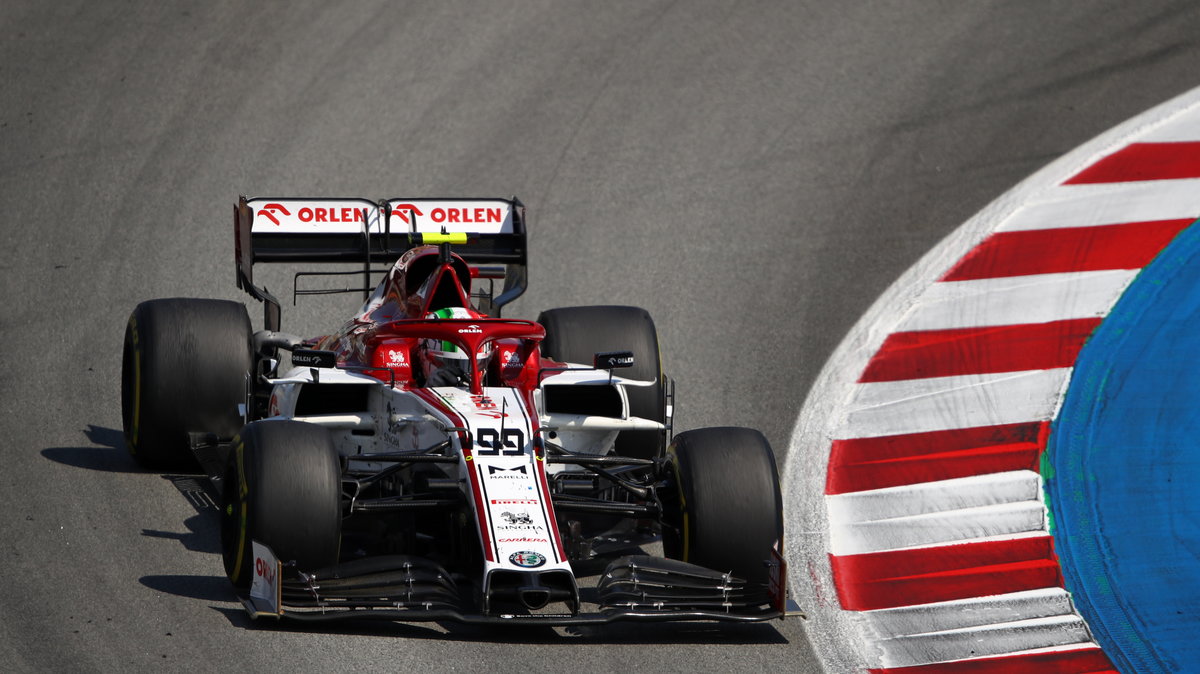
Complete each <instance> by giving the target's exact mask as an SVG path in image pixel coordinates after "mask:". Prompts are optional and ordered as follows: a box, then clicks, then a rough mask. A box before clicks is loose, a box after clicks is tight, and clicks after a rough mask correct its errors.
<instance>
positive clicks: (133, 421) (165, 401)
mask: <svg viewBox="0 0 1200 674" xmlns="http://www.w3.org/2000/svg"><path fill="white" fill-rule="evenodd" d="M252 365H253V356H252V355H251V332H250V317H249V316H248V315H247V314H246V307H245V306H243V305H242V304H241V303H239V302H229V301H225V300H203V299H185V298H175V299H162V300H151V301H149V302H142V303H141V304H139V305H138V306H137V307H136V308H135V309H134V310H133V314H132V315H131V316H130V317H129V323H128V324H127V325H126V327H125V348H124V353H123V355H122V359H121V420H122V424H123V426H124V431H125V444H126V446H127V447H128V448H129V453H130V454H132V455H133V457H134V458H135V459H137V461H138V462H139V463H141V464H142V465H143V466H145V467H146V468H150V469H168V470H169V469H181V468H187V469H192V468H195V467H196V462H195V459H194V458H193V457H192V455H191V452H190V451H189V447H188V436H187V434H188V433H189V432H203V433H213V434H215V435H216V436H217V437H219V438H224V439H227V438H231V437H233V435H234V434H236V433H237V431H238V429H239V428H241V426H242V417H241V415H240V414H239V413H238V405H239V404H240V403H245V402H246V400H247V396H246V390H247V389H246V387H247V379H246V378H247V376H248V373H249V372H250V370H251V367H252Z"/></svg>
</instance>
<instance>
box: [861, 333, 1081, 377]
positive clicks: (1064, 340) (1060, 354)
mask: <svg viewBox="0 0 1200 674" xmlns="http://www.w3.org/2000/svg"><path fill="white" fill-rule="evenodd" d="M1100 321H1101V319H1100V318H1076V319H1071V320H1065V321H1052V322H1050V323H1030V324H1027V325H999V326H991V327H983V328H955V329H952V330H921V331H917V332H895V333H892V334H890V335H888V338H887V339H886V340H885V341H884V343H883V346H882V347H880V349H879V351H878V352H877V353H876V354H875V355H874V356H872V357H871V362H869V363H868V364H867V369H866V370H865V371H864V372H863V374H862V376H861V377H860V378H859V380H858V381H859V382H860V383H868V382H881V381H902V380H906V379H924V378H927V377H949V376H954V375H964V374H984V373H991V372H1022V371H1025V370H1049V369H1052V368H1056V367H1069V366H1070V365H1072V364H1074V363H1075V356H1076V355H1077V354H1078V353H1079V349H1080V348H1082V347H1083V343H1084V342H1085V341H1087V338H1088V336H1089V335H1091V334H1092V330H1094V329H1095V328H1096V326H1097V325H1099V324H1100Z"/></svg>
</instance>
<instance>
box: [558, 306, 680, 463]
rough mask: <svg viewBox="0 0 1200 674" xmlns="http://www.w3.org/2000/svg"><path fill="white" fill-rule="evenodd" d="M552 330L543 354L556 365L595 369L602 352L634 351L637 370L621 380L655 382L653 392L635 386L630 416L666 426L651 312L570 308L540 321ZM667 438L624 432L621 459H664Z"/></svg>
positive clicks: (627, 372)
mask: <svg viewBox="0 0 1200 674" xmlns="http://www.w3.org/2000/svg"><path fill="white" fill-rule="evenodd" d="M537 322H538V323H541V324H542V326H543V327H545V328H546V338H545V340H543V341H542V354H543V355H545V356H546V357H548V358H553V359H554V360H558V361H563V362H568V363H578V364H581V365H590V364H591V363H592V359H593V357H594V356H595V355H596V354H597V353H599V352H602V351H632V352H633V363H634V364H633V367H631V368H628V369H625V370H621V371H620V372H618V374H619V375H620V376H622V377H625V378H627V379H635V380H640V381H654V382H656V383H655V384H654V385H653V386H636V387H635V386H629V387H626V389H625V391H626V393H627V394H628V395H629V413H630V414H632V415H633V416H635V417H642V418H643V419H650V420H651V421H657V422H659V423H664V422H665V421H666V398H665V395H664V390H665V387H664V381H663V376H662V358H661V356H660V354H659V348H658V331H657V330H656V329H655V327H654V320H653V319H652V318H650V314H649V313H647V312H646V310H645V309H639V308H637V307H620V306H594V307H566V308H562V309H550V310H548V311H543V312H542V313H541V315H540V316H538V319H537ZM664 438H665V434H663V433H660V432H657V431H622V432H621V434H620V435H618V436H617V444H616V449H617V453H619V454H623V455H625V456H632V457H637V458H652V457H655V456H660V455H661V454H662V451H663V445H664V444H665V441H664Z"/></svg>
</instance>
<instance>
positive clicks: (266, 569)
mask: <svg viewBox="0 0 1200 674" xmlns="http://www.w3.org/2000/svg"><path fill="white" fill-rule="evenodd" d="M254 572H255V573H257V574H258V575H259V577H260V578H262V579H263V580H265V581H266V582H267V584H274V583H275V569H273V568H271V565H270V564H268V563H267V560H265V559H263V558H262V557H255V558H254Z"/></svg>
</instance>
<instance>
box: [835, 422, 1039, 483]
mask: <svg viewBox="0 0 1200 674" xmlns="http://www.w3.org/2000/svg"><path fill="white" fill-rule="evenodd" d="M1049 431H1050V424H1049V422H1031V423H1024V424H1008V425H1004V426H982V427H977V428H959V429H953V430H948V431H931V432H927V433H910V434H907V435H887V436H883V437H877V438H853V439H847V440H834V441H833V446H832V447H831V448H830V450H829V468H828V470H827V471H826V473H825V493H826V494H845V493H849V492H856V491H865V490H867V489H881V488H883V487H897V486H900V485H906V484H919V483H922V482H934V481H937V480H949V479H951V478H956V477H969V476H971V475H985V474H988V473H1002V472H1005V471H1009V470H1037V467H1038V460H1039V458H1040V457H1041V453H1042V449H1043V448H1044V447H1045V446H1046V436H1047V435H1048V434H1049Z"/></svg>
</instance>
